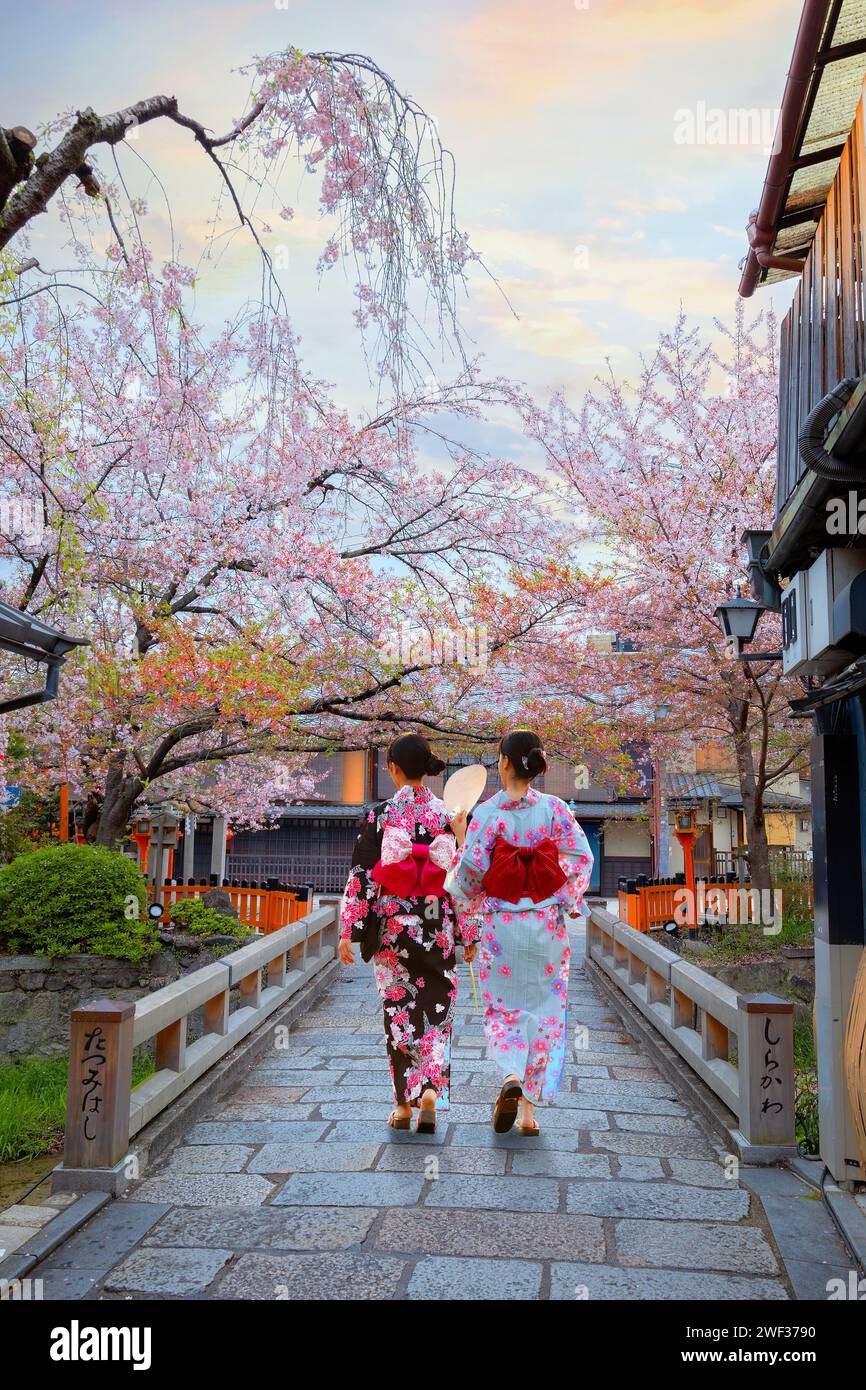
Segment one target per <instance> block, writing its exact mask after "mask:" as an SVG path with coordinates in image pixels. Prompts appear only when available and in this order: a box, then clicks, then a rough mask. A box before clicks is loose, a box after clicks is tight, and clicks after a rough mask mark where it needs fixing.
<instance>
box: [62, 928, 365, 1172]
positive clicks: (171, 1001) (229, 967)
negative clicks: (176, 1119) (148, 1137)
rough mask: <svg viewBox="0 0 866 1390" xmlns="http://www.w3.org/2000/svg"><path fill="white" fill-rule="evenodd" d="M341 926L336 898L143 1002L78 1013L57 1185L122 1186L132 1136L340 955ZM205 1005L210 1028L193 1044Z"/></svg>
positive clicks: (102, 1003)
mask: <svg viewBox="0 0 866 1390" xmlns="http://www.w3.org/2000/svg"><path fill="white" fill-rule="evenodd" d="M338 931H339V927H338V906H337V905H335V904H334V903H329V904H328V905H326V906H323V907H320V908H317V909H316V911H314V912H311V913H309V914H308V915H307V916H305V917H302V918H300V919H299V920H298V921H297V922H294V923H291V924H290V925H288V926H286V927H282V928H281V929H279V930H278V931H273V932H270V933H268V934H267V935H263V936H261V938H260V939H259V940H256V941H252V942H250V944H249V945H247V946H242V947H241V948H240V949H239V950H237V951H232V952H231V953H230V954H229V955H225V956H223V957H222V958H221V959H220V960H218V961H216V962H215V963H214V964H213V965H206V966H203V967H202V968H201V969H200V970H194V971H192V972H191V973H190V974H189V975H184V976H182V977H181V978H180V979H179V980H175V981H173V982H172V983H171V984H169V985H165V986H164V987H163V988H162V989H158V990H155V991H154V993H152V994H148V995H145V996H144V997H143V998H142V999H139V1000H138V1002H137V1003H125V1002H119V1001H116V1000H110V999H103V1000H98V1001H96V1002H95V1003H93V1004H90V1005H87V1006H85V1007H83V1008H79V1009H74V1010H73V1012H72V1023H71V1036H70V1054H69V1080H68V1089H67V1108H66V1133H65V1139H64V1149H63V1164H62V1166H61V1167H60V1168H58V1169H56V1170H55V1173H54V1178H53V1185H54V1188H55V1190H63V1189H66V1190H73V1191H79V1192H81V1191H87V1190H90V1189H101V1190H103V1191H113V1192H119V1191H121V1190H122V1189H123V1187H124V1186H125V1184H126V1181H127V1180H128V1177H129V1173H128V1170H127V1166H126V1161H127V1154H128V1149H129V1141H130V1139H131V1138H133V1137H134V1136H135V1135H136V1134H138V1132H139V1131H140V1130H141V1129H142V1128H143V1127H144V1126H145V1125H147V1124H149V1123H150V1121H151V1120H153V1119H154V1118H155V1117H156V1116H157V1115H159V1114H160V1113H161V1112H162V1111H163V1110H165V1109H166V1107H167V1106H169V1105H171V1103H172V1102H173V1101H175V1100H176V1099H177V1098H178V1096H180V1095H182V1094H183V1092H184V1091H186V1090H187V1089H188V1088H189V1087H190V1086H191V1085H192V1084H193V1082H194V1081H197V1080H198V1078H199V1077H201V1076H203V1075H204V1074H205V1073H206V1072H207V1071H208V1070H209V1069H210V1068H211V1067H212V1066H214V1065H215V1063H217V1062H219V1061H220V1060H221V1059H222V1058H223V1057H224V1056H225V1055H226V1053H228V1052H229V1051H231V1049H232V1048H233V1047H234V1046H235V1045H236V1043H238V1042H240V1041H241V1039H242V1038H245V1037H246V1036H247V1035H248V1034H249V1033H251V1032H252V1031H253V1030H254V1029H255V1028H257V1027H258V1026H259V1024H261V1023H263V1022H264V1020H265V1019H266V1018H267V1017H268V1016H269V1014H271V1013H273V1011H274V1010H275V1009H277V1008H279V1007H280V1006H281V1005H282V1004H284V1003H286V1001H287V1000H289V999H290V998H291V997H292V995H294V994H296V993H297V992H298V991H299V990H300V989H302V988H303V986H304V985H305V984H306V983H307V982H308V981H309V980H311V979H312V978H313V977H314V976H315V975H317V974H318V973H319V971H321V970H322V969H323V968H324V967H325V966H326V965H327V964H328V963H329V962H330V961H332V960H333V959H334V957H335V955H336V949H337V937H338ZM265 969H267V983H265V982H264V980H263V971H264V970H265ZM233 991H237V993H236V994H235V995H233V993H232V992H233ZM199 1010H201V1011H202V1013H203V1018H204V1031H203V1033H202V1034H201V1036H200V1037H198V1038H196V1039H195V1040H194V1041H191V1040H190V1038H189V1031H190V1029H189V1021H190V1018H191V1016H192V1015H193V1014H195V1013H197V1012H198V1011H199ZM149 1042H153V1044H154V1050H155V1058H156V1070H155V1071H154V1073H153V1074H152V1075H151V1076H149V1077H148V1078H147V1079H146V1080H145V1081H143V1082H142V1083H141V1084H140V1085H138V1086H136V1088H135V1090H134V1091H133V1090H132V1056H133V1051H134V1049H135V1048H136V1047H139V1046H141V1045H142V1044H144V1043H149Z"/></svg>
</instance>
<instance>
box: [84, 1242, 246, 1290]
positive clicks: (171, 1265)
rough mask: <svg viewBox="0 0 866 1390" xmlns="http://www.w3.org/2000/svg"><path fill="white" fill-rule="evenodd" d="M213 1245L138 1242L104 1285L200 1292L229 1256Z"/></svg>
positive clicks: (229, 1254) (114, 1287)
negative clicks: (180, 1246) (171, 1247)
mask: <svg viewBox="0 0 866 1390" xmlns="http://www.w3.org/2000/svg"><path fill="white" fill-rule="evenodd" d="M232 1253H233V1252H232V1251H231V1250H218V1249H216V1248H212V1249H207V1250H197V1249H195V1248H194V1247H192V1246H187V1247H185V1248H184V1249H183V1250H169V1249H166V1248H165V1247H164V1246H157V1247H150V1246H147V1247H145V1246H142V1247H141V1248H139V1249H138V1250H134V1251H133V1252H132V1254H131V1255H129V1256H127V1258H126V1259H125V1260H122V1261H121V1263H120V1264H119V1265H116V1266H115V1268H114V1269H113V1270H112V1271H111V1273H110V1274H109V1275H108V1278H107V1279H106V1281H105V1288H106V1289H109V1290H111V1291H116V1292H119V1293H125V1292H132V1293H160V1294H200V1293H202V1292H203V1291H204V1290H205V1289H206V1288H207V1286H208V1284H210V1283H212V1282H213V1280H214V1279H215V1278H216V1276H217V1274H218V1273H219V1272H220V1270H221V1269H222V1268H223V1266H224V1265H226V1264H228V1262H229V1260H230V1259H231V1258H232Z"/></svg>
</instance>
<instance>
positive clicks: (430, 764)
mask: <svg viewBox="0 0 866 1390" xmlns="http://www.w3.org/2000/svg"><path fill="white" fill-rule="evenodd" d="M445 767H446V764H445V763H444V762H443V761H442V759H441V758H437V757H436V754H435V753H431V754H430V756H429V758H428V759H427V775H428V776H429V777H436V776H438V774H439V773H440V772H444V771H445Z"/></svg>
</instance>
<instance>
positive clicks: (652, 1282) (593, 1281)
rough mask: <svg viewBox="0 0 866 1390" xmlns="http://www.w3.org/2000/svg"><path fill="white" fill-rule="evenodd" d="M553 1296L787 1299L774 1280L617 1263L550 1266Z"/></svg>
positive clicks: (665, 1300)
mask: <svg viewBox="0 0 866 1390" xmlns="http://www.w3.org/2000/svg"><path fill="white" fill-rule="evenodd" d="M550 1297H551V1298H552V1299H558V1300H562V1299H580V1300H586V1299H588V1300H589V1301H590V1302H593V1303H596V1302H598V1301H599V1300H604V1299H618V1300H623V1301H629V1302H631V1301H633V1300H635V1299H652V1300H655V1301H658V1302H667V1301H668V1300H669V1299H679V1300H682V1299H706V1300H711V1301H712V1302H717V1301H718V1300H721V1299H742V1300H744V1301H746V1302H751V1301H752V1300H753V1299H760V1300H761V1301H763V1300H769V1299H786V1298H787V1297H788V1294H787V1292H786V1290H785V1286H784V1284H781V1283H779V1281H778V1280H776V1279H742V1278H736V1277H731V1276H730V1275H726V1274H697V1273H695V1271H694V1270H676V1269H639V1270H638V1269H620V1268H618V1267H617V1266H616V1265H586V1264H553V1265H551V1269H550Z"/></svg>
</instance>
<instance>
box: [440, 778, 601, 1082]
mask: <svg viewBox="0 0 866 1390" xmlns="http://www.w3.org/2000/svg"><path fill="white" fill-rule="evenodd" d="M497 839H503V840H505V841H507V842H508V844H510V845H517V846H519V847H521V848H533V847H535V846H537V845H539V844H541V843H542V842H543V841H545V840H552V841H553V843H554V845H555V846H556V849H557V851H558V856H559V864H560V867H561V869H562V871H563V873H564V874H565V876H566V880H565V883H564V884H563V886H562V887H561V888H560V889H559V891H558V892H556V893H554V894H553V896H552V897H549V898H545V899H543V900H542V901H540V902H533V901H532V899H531V898H528V897H527V898H521V900H520V901H519V902H517V903H509V902H504V901H503V900H502V899H500V898H492V897H489V896H488V895H487V894H486V892H485V889H484V885H483V883H482V879H483V877H484V875H485V874H486V872H487V870H488V869H489V867H490V860H491V856H492V854H493V850H494V846H495V844H496V841H497ZM591 873H592V851H591V850H590V848H589V844H588V842H587V839H586V836H585V835H584V833H583V831H582V830H581V828H580V826H579V825H578V823H577V821H576V820H575V818H574V816H573V815H572V814H571V811H570V810H569V809H568V807H567V806H566V804H565V802H564V801H561V800H560V799H559V797H556V796H547V795H545V794H544V793H543V792H537V791H535V790H533V788H532V787H530V788H529V790H528V792H527V794H526V796H525V797H522V798H521V799H520V800H519V801H514V800H512V798H511V797H509V796H508V794H507V793H506V792H504V791H502V792H499V793H497V795H496V796H492V797H491V798H490V800H489V801H485V802H483V803H482V804H481V805H480V806H478V807H476V809H475V811H474V812H473V815H472V819H471V821H470V822H469V827H468V829H467V832H466V843H465V845H464V847H463V850H462V853H459V857H455V863H454V867H453V868H452V870H451V872H450V874H449V876H448V879H447V881H446V887H447V889H448V891H449V892H450V893H451V896H452V899H453V901H454V905H455V907H456V908H457V912H458V918H459V919H460V920H463V918H464V917H466V918H468V917H473V916H479V917H480V918H481V924H482V930H481V949H480V958H479V978H480V981H481V986H482V997H483V999H484V1003H485V1005H486V1008H485V1013H484V1031H485V1033H486V1035H487V1046H488V1050H489V1053H490V1055H491V1056H492V1057H493V1058H494V1059H495V1060H496V1061H497V1062H498V1063H499V1066H500V1067H501V1069H502V1074H503V1076H510V1075H512V1074H516V1075H517V1076H519V1077H520V1078H521V1080H522V1082H523V1091H524V1094H525V1095H526V1097H527V1099H528V1100H531V1101H532V1102H533V1103H534V1104H538V1103H541V1104H545V1103H546V1102H549V1101H552V1100H553V1098H554V1096H555V1095H556V1092H557V1090H558V1089H559V1083H560V1080H561V1078H562V1069H563V1066H564V1064H565V1049H566V1043H567V1037H568V1023H567V1009H568V968H569V959H570V955H571V951H570V948H569V944H568V932H567V929H566V923H565V918H566V916H567V915H569V914H575V913H577V912H579V911H580V907H581V903H582V901H583V895H584V893H585V892H586V889H587V886H588V884H589V880H590V875H591Z"/></svg>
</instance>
